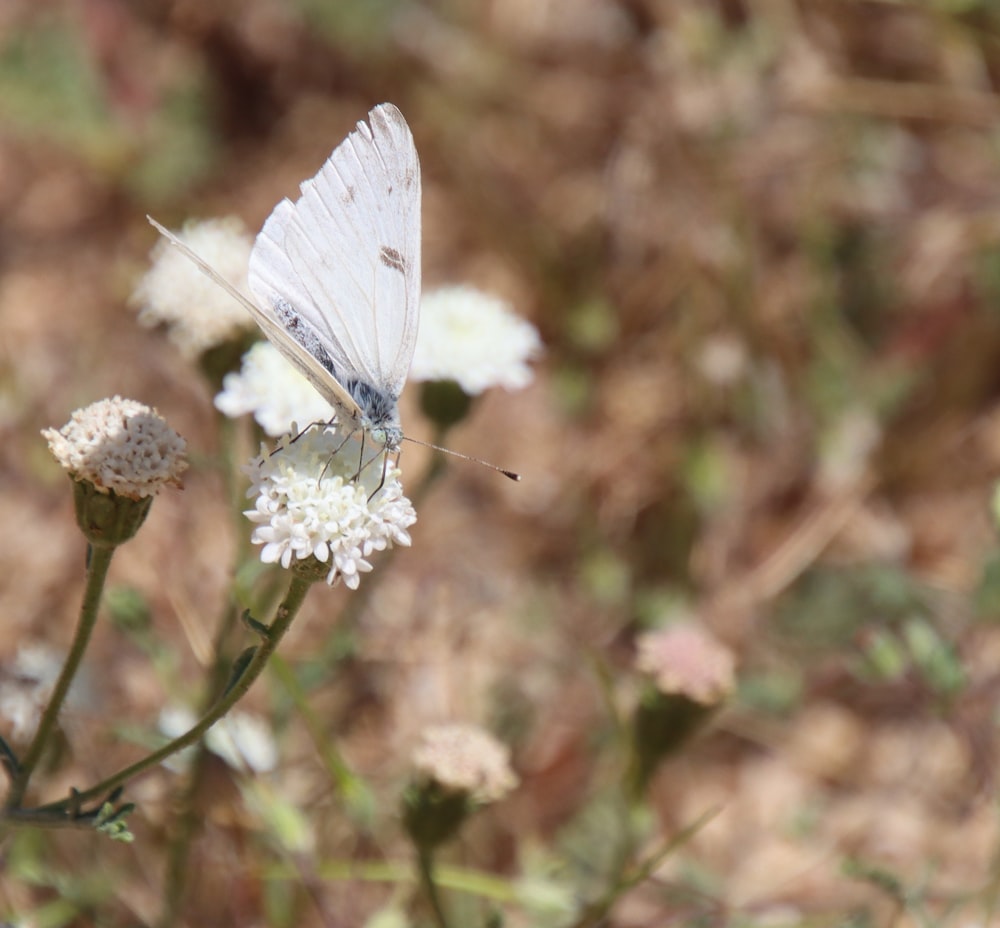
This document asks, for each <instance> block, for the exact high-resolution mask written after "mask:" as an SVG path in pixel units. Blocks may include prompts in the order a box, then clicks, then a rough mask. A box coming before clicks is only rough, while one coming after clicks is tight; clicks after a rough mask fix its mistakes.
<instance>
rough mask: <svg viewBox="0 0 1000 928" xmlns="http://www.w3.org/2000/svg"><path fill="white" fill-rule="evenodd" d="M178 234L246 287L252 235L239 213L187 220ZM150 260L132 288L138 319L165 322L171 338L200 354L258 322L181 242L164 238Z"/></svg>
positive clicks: (190, 355)
mask: <svg viewBox="0 0 1000 928" xmlns="http://www.w3.org/2000/svg"><path fill="white" fill-rule="evenodd" d="M177 237H178V238H179V239H180V240H181V241H182V242H184V244H185V245H187V246H188V247H189V248H191V250H192V251H194V252H195V254H197V255H198V256H199V257H201V258H202V259H204V261H205V262H206V263H207V264H209V265H210V266H211V267H213V268H215V270H216V271H218V272H219V274H221V275H222V277H224V278H225V279H226V280H228V281H229V282H230V283H231V284H232V285H233V286H234V287H236V288H237V289H238V290H240V291H242V292H244V293H246V292H247V290H248V286H247V269H248V267H249V265H250V251H251V250H252V248H253V240H252V239H251V237H250V236H249V235H248V234H247V233H246V231H245V230H244V228H243V224H242V222H240V220H238V219H235V218H228V219H209V220H205V221H202V222H188V223H187V224H186V225H185V226H184V228H183V229H182V230H181V231H180V232H178V233H177ZM150 256H151V259H152V264H151V266H150V269H149V270H148V271H147V272H146V274H145V275H144V276H143V278H142V279H141V280H140V281H139V283H138V285H137V286H136V288H135V291H134V292H133V294H132V302H133V303H134V304H136V305H138V306H139V308H140V309H139V322H140V323H142V324H143V325H147V326H156V325H160V324H165V325H166V326H167V330H168V335H169V338H170V340H171V341H172V342H173V343H174V344H175V345H177V347H178V349H179V350H180V351H181V353H182V354H184V356H185V357H188V358H196V357H197V356H198V355H200V354H201V353H202V352H204V351H206V350H208V349H209V348H214V347H215V346H216V345H220V344H222V343H223V342H226V341H228V340H230V339H232V338H234V337H236V336H239V335H240V334H242V333H243V332H246V331H251V330H252V329H253V328H254V321H253V319H252V318H251V316H250V314H249V313H248V312H247V311H246V310H245V309H244V308H243V307H242V306H240V304H239V303H237V302H236V300H234V299H233V298H232V297H231V296H230V295H229V294H228V293H226V291H225V290H223V288H222V287H220V286H219V285H218V284H217V283H215V282H214V281H212V280H211V279H210V278H209V277H207V276H206V275H205V274H203V273H202V272H201V271H200V270H199V269H198V267H197V266H196V265H195V264H193V263H192V262H191V260H190V259H189V258H187V257H186V256H185V255H184V254H182V253H181V252H180V251H179V250H178V249H177V248H175V247H174V246H173V245H171V244H170V242H168V241H166V239H160V241H159V242H157V243H156V245H155V247H154V248H153V250H152V252H151V255H150Z"/></svg>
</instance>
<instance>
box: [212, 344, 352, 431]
mask: <svg viewBox="0 0 1000 928" xmlns="http://www.w3.org/2000/svg"><path fill="white" fill-rule="evenodd" d="M215 407H216V409H218V410H219V412H221V413H223V415H226V416H229V417H230V418H235V417H236V416H243V415H246V414H247V413H253V417H254V419H256V420H257V423H258V424H259V425H260V427H261V428H262V429H263V430H264V431H265V432H266V433H267V434H268V435H271V436H274V437H277V436H279V435H285V434H286V433H288V432H290V431H292V423H293V422H300V423H308V422H329V421H331V420H332V419H333V408H332V407H331V406H330V404H329V403H327V402H326V400H324V399H323V397H321V396H320V395H319V393H317V392H316V388H315V387H314V386H313V385H312V384H311V383H309V381H308V380H306V378H305V377H303V376H302V375H301V374H300V373H299V372H298V371H297V370H296V369H295V368H294V367H292V365H291V364H289V363H288V362H287V361H286V360H285V359H284V358H283V357H282V356H281V353H280V352H279V351H278V349H277V348H275V347H274V345H272V344H271V343H270V342H257V344H255V345H254V346H253V347H252V348H251V349H250V350H249V351H248V352H247V353H246V354H245V355H243V364H242V366H241V368H240V371H239V373H232V374H226V376H225V377H224V378H223V380H222V392H221V393H219V394H218V395H217V396H216V397H215Z"/></svg>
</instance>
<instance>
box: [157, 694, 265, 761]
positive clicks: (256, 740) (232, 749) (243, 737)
mask: <svg viewBox="0 0 1000 928" xmlns="http://www.w3.org/2000/svg"><path fill="white" fill-rule="evenodd" d="M197 721H198V720H197V719H196V718H195V716H194V714H193V713H192V712H191V711H190V710H189V709H186V708H183V707H181V706H168V707H167V708H165V709H163V711H162V712H160V717H159V720H158V722H157V727H158V728H159V729H160V731H161V732H162V733H163V734H164V735H166V736H167V737H168V738H178V737H180V736H181V735H183V734H184V732H186V731H189V730H190V729H192V728H193V727H194V726H195V724H196V723H197ZM205 747H207V748H208V749H209V750H210V751H211V752H212V753H213V754H215V755H216V756H218V757H221V758H222V759H223V760H224V761H225V762H226V763H227V764H228V765H229V766H230V767H232V768H233V770H239V771H240V772H241V773H247V772H253V773H270V772H271V771H272V770H274V769H275V767H277V765H278V748H277V745H276V744H275V742H274V736H273V734H272V732H271V728H270V726H269V725H268V724H267V722H265V721H264V719H262V718H260V717H259V716H257V715H252V714H251V713H249V712H242V711H240V710H239V709H236V710H234V711H232V712H230V713H229V715H227V716H226V717H225V718H222V719H219V721H218V722H216V723H215V724H214V725H213V726H212V727H211V728H210V729H209V730H208V733H207V734H206V735H205ZM191 753H192V749H191V748H187V749H185V750H183V751H180V752H178V753H177V754H176V755H174V758H172V759H171V760H169V761H168V763H167V766H168V767H170V769H173V770H176V769H180V768H181V767H183V765H184V764H185V763H186V762H187V759H188V758H190V757H191Z"/></svg>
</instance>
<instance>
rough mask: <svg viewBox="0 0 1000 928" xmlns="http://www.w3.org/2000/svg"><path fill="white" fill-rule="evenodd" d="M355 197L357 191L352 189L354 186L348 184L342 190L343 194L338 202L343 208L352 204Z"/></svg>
mask: <svg viewBox="0 0 1000 928" xmlns="http://www.w3.org/2000/svg"><path fill="white" fill-rule="evenodd" d="M356 195H357V191H356V190H355V189H354V184H348V186H347V188H346V189H345V190H344V193H343V195H342V196H341V198H340V202H341V203H342V204H343V205H344V206H350V205H351V204H352V203H353V202H354V197H355V196H356Z"/></svg>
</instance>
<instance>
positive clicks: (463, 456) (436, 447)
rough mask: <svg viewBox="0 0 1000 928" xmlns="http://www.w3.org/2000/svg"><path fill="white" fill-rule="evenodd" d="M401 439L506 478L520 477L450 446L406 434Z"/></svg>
mask: <svg viewBox="0 0 1000 928" xmlns="http://www.w3.org/2000/svg"><path fill="white" fill-rule="evenodd" d="M403 440H404V441H412V442H413V444H415V445H423V446H424V447H425V448H431V449H433V450H434V451H440V452H441V453H442V454H450V455H451V456H452V457H453V458H461V459H462V460H463V461H471V462H472V463H473V464H482V465H483V467H488V468H489V469H490V470H495V471H496V472H497V473H498V474H503V475H504V476H505V477H506V478H507V479H508V480H520V479H521V475H520V474H518V473H515V472H514V471H512V470H506V469H505V468H503V467H498V466H497V465H496V464H491V463H490V462H489V461H484V460H483V459H482V458H474V457H473V456H472V455H471V454H462V452H461V451H452V450H451V448H442V447H441V446H440V445H435V444H433V443H432V442H429V441H421V440H420V439H419V438H410V437H409V436H406V435H404V436H403Z"/></svg>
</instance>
